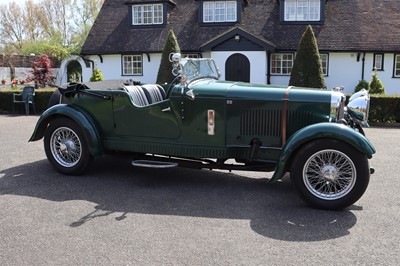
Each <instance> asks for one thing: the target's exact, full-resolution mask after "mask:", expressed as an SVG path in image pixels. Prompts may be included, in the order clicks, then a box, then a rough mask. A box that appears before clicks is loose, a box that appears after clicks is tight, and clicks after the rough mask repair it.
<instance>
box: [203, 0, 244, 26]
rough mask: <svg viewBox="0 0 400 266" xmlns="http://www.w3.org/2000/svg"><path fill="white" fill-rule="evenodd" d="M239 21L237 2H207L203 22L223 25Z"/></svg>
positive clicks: (204, 4)
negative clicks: (222, 23)
mask: <svg viewBox="0 0 400 266" xmlns="http://www.w3.org/2000/svg"><path fill="white" fill-rule="evenodd" d="M236 21H237V1H205V2H204V3H203V22H204V23H221V22H236Z"/></svg>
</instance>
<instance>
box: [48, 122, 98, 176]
mask: <svg viewBox="0 0 400 266" xmlns="http://www.w3.org/2000/svg"><path fill="white" fill-rule="evenodd" d="M44 148H45V152H46V156H47V159H48V160H49V161H50V163H51V164H52V165H53V167H54V168H55V169H56V170H57V171H59V172H61V173H63V174H67V175H79V174H81V173H82V172H83V171H84V170H85V169H86V168H87V167H88V165H89V164H90V162H91V161H92V155H91V154H90V152H89V147H88V144H87V141H86V138H85V135H84V134H83V131H82V129H81V128H80V127H79V125H78V124H76V123H75V122H74V121H72V120H71V119H68V118H59V119H56V120H54V121H51V122H50V125H49V126H48V128H47V130H46V132H45V135H44Z"/></svg>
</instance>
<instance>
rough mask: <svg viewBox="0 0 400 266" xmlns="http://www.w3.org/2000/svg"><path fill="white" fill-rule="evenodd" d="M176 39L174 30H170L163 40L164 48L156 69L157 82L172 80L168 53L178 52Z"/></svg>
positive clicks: (162, 82) (169, 81)
mask: <svg viewBox="0 0 400 266" xmlns="http://www.w3.org/2000/svg"><path fill="white" fill-rule="evenodd" d="M180 51H181V49H180V48H179V44H178V41H177V39H176V37H175V34H174V31H173V30H170V31H169V33H168V37H167V40H166V42H165V46H164V50H163V53H162V56H161V64H160V68H159V69H158V75H157V83H158V84H164V83H171V82H172V81H173V80H174V78H175V77H174V75H172V72H171V71H172V65H171V62H170V61H169V55H170V53H180Z"/></svg>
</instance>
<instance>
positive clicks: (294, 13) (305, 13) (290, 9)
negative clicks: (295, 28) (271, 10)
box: [283, 0, 321, 21]
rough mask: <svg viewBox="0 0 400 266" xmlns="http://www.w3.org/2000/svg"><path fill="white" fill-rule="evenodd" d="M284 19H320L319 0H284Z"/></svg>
mask: <svg viewBox="0 0 400 266" xmlns="http://www.w3.org/2000/svg"><path fill="white" fill-rule="evenodd" d="M283 12H284V16H283V17H284V20H285V21H320V20H321V0H285V2H284V11H283Z"/></svg>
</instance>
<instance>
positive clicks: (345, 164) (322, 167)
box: [303, 150, 357, 200]
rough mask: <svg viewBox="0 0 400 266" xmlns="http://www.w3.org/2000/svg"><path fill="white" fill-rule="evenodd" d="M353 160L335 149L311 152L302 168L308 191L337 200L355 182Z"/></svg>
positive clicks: (355, 174) (324, 197) (350, 188)
mask: <svg viewBox="0 0 400 266" xmlns="http://www.w3.org/2000/svg"><path fill="white" fill-rule="evenodd" d="M356 177H357V173H356V167H355V165H354V163H353V161H352V160H351V159H350V158H349V157H348V156H347V155H346V154H344V153H342V152H340V151H337V150H323V151H319V152H317V153H315V154H313V155H312V156H311V157H310V158H309V159H308V160H307V162H306V163H305V165H304V168H303V181H304V184H305V185H306V188H307V189H308V191H310V192H311V194H313V195H314V196H316V197H318V198H320V199H323V200H337V199H340V198H342V197H344V196H345V195H347V194H348V193H349V192H350V191H351V190H352V189H353V187H354V184H355V182H356Z"/></svg>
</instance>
